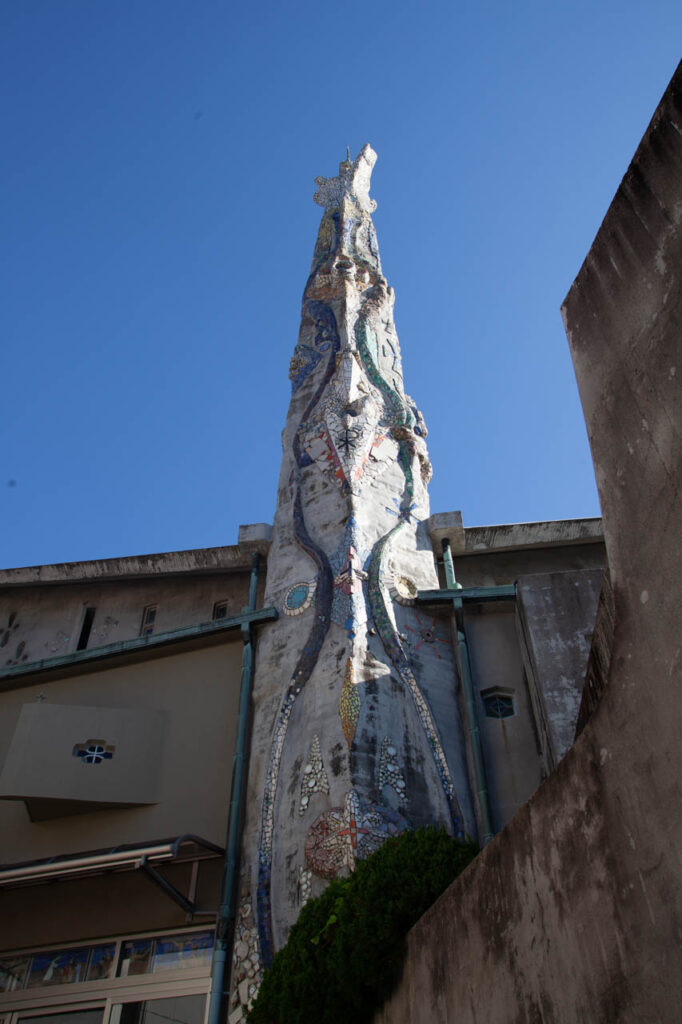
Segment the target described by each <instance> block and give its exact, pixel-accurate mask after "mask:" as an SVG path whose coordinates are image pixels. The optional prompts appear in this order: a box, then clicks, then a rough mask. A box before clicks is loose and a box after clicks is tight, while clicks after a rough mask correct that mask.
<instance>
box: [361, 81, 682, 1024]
mask: <svg viewBox="0 0 682 1024" xmlns="http://www.w3.org/2000/svg"><path fill="white" fill-rule="evenodd" d="M680 125H682V68H678V70H677V72H676V74H675V77H674V78H673V81H672V83H671V85H670V87H669V89H668V91H667V92H666V95H665V97H664V99H663V101H662V103H661V105H660V107H659V109H658V110H657V112H656V114H655V116H654V118H653V121H652V123H651V125H650V127H649V129H648V131H647V134H646V135H645V138H644V140H643V141H642V144H641V145H640V147H639V149H638V151H637V153H636V155H635V158H634V161H633V163H632V165H631V167H630V169H629V170H628V173H627V175H626V177H625V179H624V181H623V183H622V185H621V187H620V189H619V191H618V194H617V196H616V198H615V200H614V202H613V204H612V206H611V208H610V209H609V212H608V214H607V216H606V218H605V221H604V223H603V225H602V227H601V229H600V231H599V234H598V236H597V239H596V241H595V243H594V245H593V247H592V249H591V251H590V253H589V255H588V257H587V259H586V261H585V264H584V265H583V268H582V270H581V271H580V274H579V275H578V278H577V279H576V282H575V283H574V286H573V288H572V289H571V292H570V293H569V296H568V298H567V300H566V305H565V320H566V325H567V332H568V335H569V340H570V344H571V349H572V354H573V358H574V363H575V368H576V373H577V377H578V383H579V387H580V392H581V398H582V402H583V407H584V410H585V417H586V420H587V426H588V432H589V436H590V442H591V445H592V451H593V456H594V460H595V467H596V475H597V482H598V486H599V491H600V497H601V501H602V509H603V513H604V528H605V537H606V544H607V551H608V555H609V563H610V567H611V577H612V583H613V590H614V605H615V628H614V639H613V651H612V658H611V665H610V670H609V679H608V685H607V687H606V689H605V691H604V695H603V698H602V701H601V703H600V704H599V706H598V707H597V709H596V711H595V712H594V715H593V717H592V719H591V720H590V721H589V722H588V723H587V725H586V727H585V729H584V731H583V732H582V734H581V736H580V737H579V739H578V740H577V742H576V744H575V746H574V747H573V748H572V749H571V750H570V751H569V753H568V754H567V755H566V757H565V758H564V760H563V761H562V762H561V763H560V764H559V766H558V768H557V769H556V771H555V772H554V774H553V775H552V776H551V777H550V778H549V779H548V780H547V781H546V782H545V783H544V784H543V785H542V786H541V787H540V789H539V790H538V792H537V793H536V794H535V796H534V797H533V798H532V799H531V800H530V802H529V803H528V804H527V805H526V806H525V807H524V808H523V809H522V810H521V811H520V812H519V813H518V814H517V815H516V817H515V818H514V820H513V821H512V822H511V823H510V824H509V825H508V826H507V828H506V829H505V830H504V831H503V832H502V833H501V835H499V836H498V837H497V838H496V839H495V840H494V841H493V842H492V843H491V844H490V845H489V846H488V847H487V848H486V849H485V850H484V851H483V853H482V854H481V855H480V856H479V857H478V859H477V860H476V861H475V862H474V863H473V864H472V865H471V866H470V868H469V869H468V870H467V872H466V873H465V874H464V875H463V876H462V878H460V879H459V880H458V881H457V882H456V883H455V884H454V885H453V886H452V887H451V888H450V889H449V890H448V891H447V893H445V894H444V896H443V897H442V898H441V899H440V900H439V901H438V903H437V904H436V905H435V906H434V907H433V908H432V909H431V910H430V911H429V912H428V913H427V914H426V915H425V916H424V917H423V918H422V920H421V921H420V922H419V923H418V924H417V926H416V927H415V928H414V929H413V931H412V932H411V934H410V936H409V942H408V961H407V966H406V969H405V973H404V977H403V980H402V983H401V986H400V988H399V989H398V991H397V992H396V994H395V996H394V998H393V999H392V1001H391V1002H390V1003H389V1005H388V1006H387V1007H386V1008H385V1009H384V1011H383V1012H382V1013H381V1014H380V1015H379V1020H380V1021H381V1022H382V1024H389V1022H390V1024H399V1022H402V1021H420V1022H421V1021H453V1022H454V1021H457V1022H458V1024H464V1022H468V1021H471V1022H473V1021H479V1022H482V1021H485V1022H486V1024H495V1022H503V1021H504V1022H506V1021H509V1022H512V1021H514V1022H517V1021H518V1022H521V1021H533V1022H536V1021H543V1022H546V1024H550V1022H551V1024H575V1022H576V1021H608V1022H632V1024H634V1022H637V1024H641V1022H643V1021H647V1022H648V1021H651V1022H653V1021H656V1022H659V1024H667V1022H670V1024H673V1022H676V1021H679V1019H680V1004H681V1002H682V972H681V971H680V952H679V951H680V926H681V923H682V922H681V913H680V911H681V909H682V908H681V895H682V865H681V863H680V861H681V855H680V851H681V850H682V824H681V822H682V819H681V816H680V813H679V807H680V795H681V793H680V790H681V788H682V784H681V781H680V780H681V779H682V771H681V769H682V763H681V762H682V755H681V751H682V744H681V743H680V735H681V734H682V722H681V717H682V713H681V705H680V700H679V682H680V630H679V609H680V607H681V606H682V545H680V543H679V540H680V506H679V480H680V466H681V465H682V445H681V443H680V410H681V409H682V401H680V396H679V384H678V381H679V379H680V369H679V368H680V355H681V353H680V337H681V330H680V328H681V326H682V324H681V320H682V231H681V230H680V217H681V216H682V193H681V191H680V181H681V180H682V131H681V129H680Z"/></svg>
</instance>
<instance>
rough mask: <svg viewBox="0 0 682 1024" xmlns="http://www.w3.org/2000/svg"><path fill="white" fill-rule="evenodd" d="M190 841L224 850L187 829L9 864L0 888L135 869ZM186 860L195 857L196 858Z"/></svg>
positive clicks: (171, 855) (1, 871) (173, 855)
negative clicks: (169, 836)
mask: <svg viewBox="0 0 682 1024" xmlns="http://www.w3.org/2000/svg"><path fill="white" fill-rule="evenodd" d="M187 843H193V844H194V845H195V846H200V847H202V848H203V849H205V850H207V851H209V855H213V856H220V855H221V854H222V853H224V851H223V849H222V847H220V846H216V844H215V843H211V842H210V841H209V840H208V839H202V838H201V837H200V836H195V835H193V834H191V833H189V832H188V833H187V834H185V835H182V836H177V837H176V838H175V839H166V840H162V841H159V842H156V843H145V844H143V845H142V846H134V845H127V846H123V847H118V846H114V847H112V849H110V850H93V851H92V852H90V853H81V854H73V855H71V854H67V855H66V856H61V857H50V858H49V859H48V860H38V861H26V862H24V863H22V864H10V865H8V866H7V867H0V887H1V886H7V887H14V886H18V885H31V884H32V883H38V882H47V881H51V880H56V879H58V878H67V877H70V876H72V875H87V874H95V873H98V872H102V871H110V870H113V869H116V870H122V869H125V868H129V869H131V870H135V869H137V868H140V867H142V866H143V864H145V863H148V862H150V861H153V862H154V863H160V862H162V861H171V860H177V859H178V853H179V850H180V847H181V846H183V845H185V844H187ZM185 859H187V860H193V859H195V858H192V857H189V858H185Z"/></svg>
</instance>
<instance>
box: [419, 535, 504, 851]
mask: <svg viewBox="0 0 682 1024" xmlns="http://www.w3.org/2000/svg"><path fill="white" fill-rule="evenodd" d="M443 565H444V568H445V580H446V583H447V590H445V591H438V590H431V591H422V592H421V593H420V594H419V598H420V599H421V598H422V595H431V597H430V599H431V600H432V601H433V600H447V601H451V602H452V608H453V612H454V615H455V626H456V631H457V648H456V661H457V669H458V671H459V678H460V679H461V681H462V690H463V691H464V711H465V717H466V726H467V735H468V739H469V752H470V755H471V764H472V768H473V774H474V784H475V785H474V788H475V793H476V806H477V808H478V819H479V822H480V829H481V832H482V837H483V845H484V846H485V844H486V843H489V842H490V840H491V839H492V838H493V835H494V832H493V826H492V815H491V811H490V797H489V794H488V784H487V782H486V777H485V762H484V759H483V745H482V743H481V733H480V729H479V726H478V715H477V714H476V701H475V697H474V684H473V679H472V676H471V662H470V659H469V646H468V644H467V638H466V633H465V632H464V622H463V615H462V609H463V607H464V603H463V602H464V596H463V595H464V594H465V591H464V589H463V588H461V587H458V586H457V581H456V579H455V567H454V565H453V562H452V552H451V550H450V542H449V540H448V539H447V537H446V538H443ZM509 589H511V590H512V591H513V593H512V594H509V593H507V591H509ZM500 590H502V591H505V594H504V598H503V599H509V598H510V597H514V596H515V594H516V587H514V586H512V587H511V588H509V587H474V588H469V593H468V595H467V597H468V598H469V599H471V600H477V601H481V600H492V601H494V600H498V601H499V600H500V599H501V595H500V594H499V593H497V592H498V591H500ZM472 591H474V592H475V594H476V596H475V597H474V596H473V595H472V593H471V592H472ZM491 592H495V593H491ZM441 595H446V596H441ZM425 599H426V598H425Z"/></svg>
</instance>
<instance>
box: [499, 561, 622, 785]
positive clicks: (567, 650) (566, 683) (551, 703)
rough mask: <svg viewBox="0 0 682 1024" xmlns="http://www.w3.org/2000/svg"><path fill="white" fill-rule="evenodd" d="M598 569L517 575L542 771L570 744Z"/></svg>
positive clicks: (591, 624) (591, 627)
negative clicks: (543, 766)
mask: <svg viewBox="0 0 682 1024" xmlns="http://www.w3.org/2000/svg"><path fill="white" fill-rule="evenodd" d="M603 576H604V573H603V571H602V570H601V569H592V570H582V571H580V572H552V573H539V574H538V575H535V576H522V577H521V578H520V579H519V581H518V586H517V595H518V621H519V626H520V638H521V647H522V651H523V659H524V666H525V669H526V678H527V680H528V684H529V689H530V696H531V700H532V702H533V707H534V711H535V721H536V723H537V729H538V738H539V740H540V743H541V746H542V749H543V761H544V765H545V770H546V774H549V772H550V771H551V770H552V769H553V768H554V767H555V766H556V765H557V764H558V762H559V761H560V760H561V758H562V757H563V756H564V754H565V753H566V751H567V750H569V748H570V747H572V746H573V740H574V738H575V729H576V722H577V718H578V710H579V708H580V699H581V695H582V691H583V684H584V681H585V671H586V668H587V659H588V655H589V652H590V644H591V641H592V635H593V633H594V628H595V619H596V616H597V603H598V601H599V592H600V590H601V583H602V579H603Z"/></svg>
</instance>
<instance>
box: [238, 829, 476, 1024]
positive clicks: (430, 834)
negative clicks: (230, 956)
mask: <svg viewBox="0 0 682 1024" xmlns="http://www.w3.org/2000/svg"><path fill="white" fill-rule="evenodd" d="M477 853H478V847H477V846H476V845H475V844H474V843H470V842H466V843H460V842H457V841H455V840H454V839H452V838H451V837H450V836H449V835H447V833H446V832H444V831H442V830H439V829H436V828H423V829H418V830H417V831H415V832H405V833H403V834H402V835H401V836H397V837H396V838H394V839H389V840H388V841H387V842H386V843H384V845H383V846H382V847H381V848H380V849H379V850H377V852H376V853H374V854H373V855H372V856H371V857H368V858H367V860H366V861H361V862H360V863H359V864H358V865H357V869H356V870H355V872H354V873H353V874H352V875H350V877H348V878H340V879H335V880H334V881H333V882H331V884H330V885H329V886H328V888H327V889H326V890H325V891H324V893H323V894H322V896H319V897H318V898H317V899H313V900H310V901H309V902H308V903H307V904H306V906H305V907H304V908H303V910H302V911H301V914H300V917H299V919H298V921H297V922H296V924H295V925H294V926H293V928H292V929H291V932H290V934H289V940H288V942H287V944H286V945H285V946H284V947H283V948H282V949H281V950H280V951H279V953H277V955H276V956H275V959H274V961H273V964H272V967H271V968H270V970H269V971H267V973H266V974H265V977H264V979H263V983H262V985H261V988H260V992H259V993H258V997H257V999H256V1001H255V1003H254V1005H253V1006H252V1008H251V1011H250V1012H249V1015H248V1017H247V1021H248V1024H313V1022H315V1024H348V1022H349V1021H353V1024H363V1022H369V1021H371V1020H372V1017H373V1016H374V1014H375V1013H376V1011H377V1010H378V1009H379V1008H380V1007H381V1006H382V1004H383V1003H384V1001H385V1000H386V999H387V998H388V996H389V995H390V994H391V991H392V989H393V988H394V986H395V984H396V983H397V981H398V979H399V977H400V973H401V968H402V964H403V959H404V955H405V936H406V935H407V932H408V931H409V929H410V928H411V927H412V925H413V924H415V923H416V921H418V919H419V918H420V917H421V915H422V914H423V913H424V911H426V910H427V909H428V908H429V907H430V906H431V904H432V903H433V902H434V900H436V899H437V898H438V896H440V894H441V893H442V892H443V891H444V890H445V889H446V888H447V887H448V885H449V884H450V882H452V881H453V880H454V879H455V878H456V877H457V875H459V874H460V873H461V872H462V871H463V870H464V868H465V867H466V866H467V864H469V862H470V861H471V860H472V859H473V858H474V857H475V856H476V854H477Z"/></svg>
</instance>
